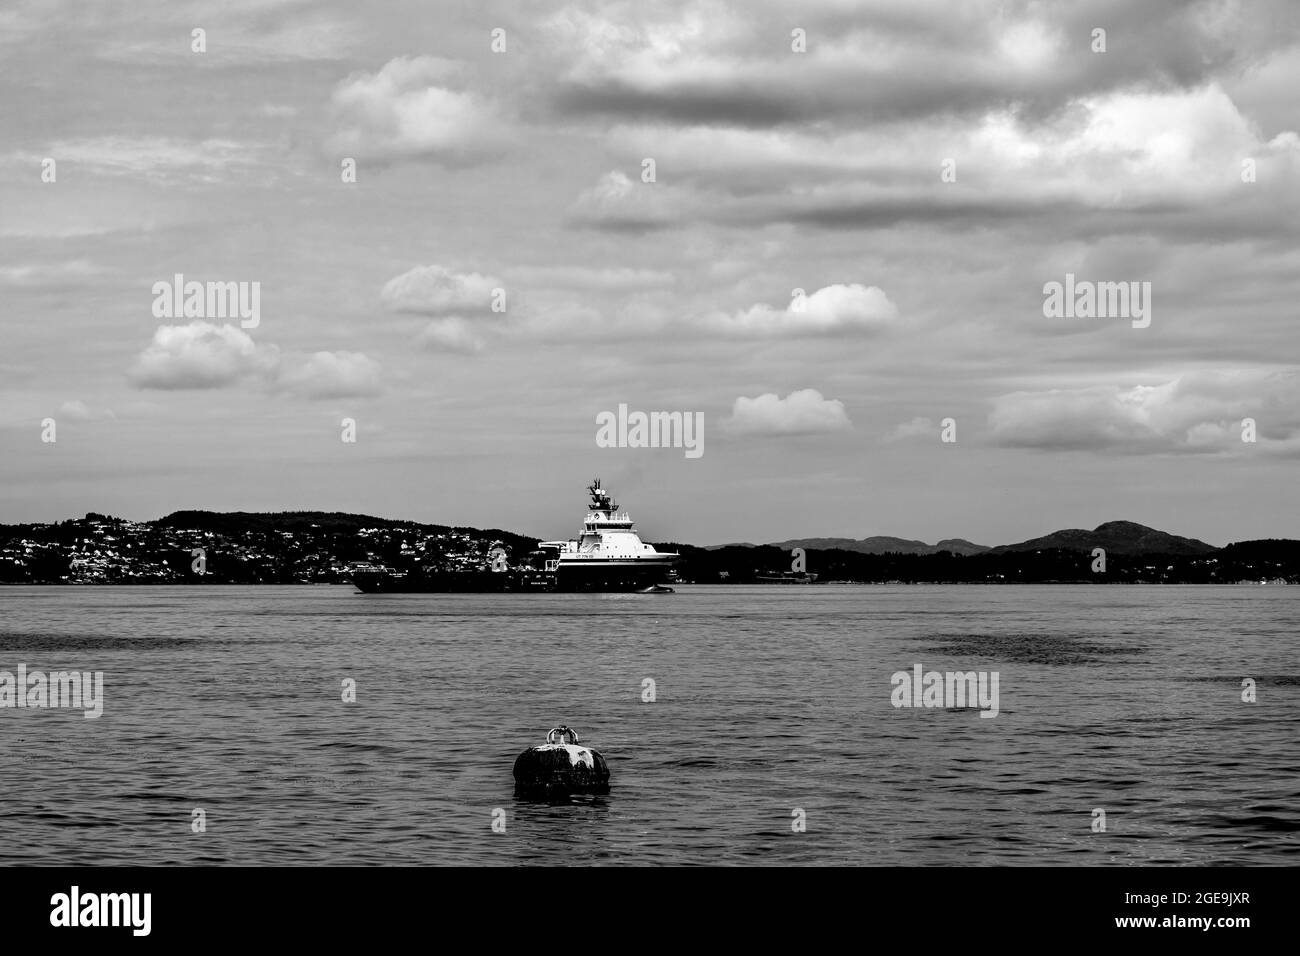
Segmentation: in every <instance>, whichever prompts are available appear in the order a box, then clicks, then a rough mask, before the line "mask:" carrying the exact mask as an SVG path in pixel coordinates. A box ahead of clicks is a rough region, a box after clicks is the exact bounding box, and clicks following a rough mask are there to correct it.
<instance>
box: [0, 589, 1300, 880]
mask: <svg viewBox="0 0 1300 956" xmlns="http://www.w3.org/2000/svg"><path fill="white" fill-rule="evenodd" d="M1298 624H1300V588H1297V587H1290V588H1288V587H1219V588H1212V587H1123V586H1109V587H1089V586H1075V587H1052V586H1036V587H835V586H817V587H681V588H679V589H678V593H676V594H674V595H542V594H525V595H387V596H384V595H371V596H364V595H359V594H356V593H354V592H353V591H352V589H351V588H348V587H283V588H278V587H256V588H241V587H209V588H184V587H160V588H137V587H131V588H126V587H123V588H114V587H64V588H21V587H18V588H16V587H6V588H0V670H9V671H15V670H16V669H17V666H18V664H20V663H25V664H27V666H28V668H29V670H35V669H40V670H45V671H51V670H63V669H77V670H91V671H93V670H102V671H103V672H104V675H105V676H104V682H105V697H106V703H105V707H104V714H103V716H102V717H100V718H99V719H97V720H87V719H85V718H84V717H83V716H82V713H81V711H79V710H57V709H49V710H30V709H23V710H18V709H2V710H0V745H2V746H0V788H2V790H0V792H3V794H4V799H3V801H0V863H14V862H19V863H40V864H56V863H69V864H72V863H78V864H79V863H94V864H109V863H150V864H166V863H182V864H218V863H239V864H269V863H285V864H296V863H301V864H426V865H427V864H447V863H471V864H477V863H484V864H511V863H545V864H562V863H586V864H590V863H640V864H647V863H672V864H684V863H725V864H742V863H748V864H754V863H762V864H787V863H793V864H809V863H861V864H923V865H932V864H1029V863H1036V864H1065V863H1084V864H1117V865H1140V864H1151V863H1187V864H1192V863H1196V864H1224V863H1258V864H1273V865H1277V864H1292V865H1293V864H1295V863H1296V862H1297V861H1298V860H1300V857H1298V855H1297V854H1298V853H1300V754H1298V753H1297V751H1298V749H1300V651H1298V650H1297V645H1296V632H1297V625H1298ZM916 663H921V664H923V665H924V666H925V668H926V669H927V670H929V669H935V670H939V671H946V670H986V671H997V672H998V673H999V676H1000V681H999V691H1000V701H999V703H1000V710H1001V712H1000V714H999V715H998V716H997V717H996V718H993V719H987V718H981V717H980V716H979V714H978V711H976V710H965V711H961V710H946V709H895V708H894V707H892V706H891V704H890V692H891V684H890V675H891V674H892V673H893V672H895V671H898V670H908V671H910V670H911V668H912V666H913V665H914V664H916ZM1244 677H1250V678H1253V679H1254V680H1255V681H1256V682H1257V686H1258V690H1257V693H1258V702H1257V703H1255V704H1246V703H1243V702H1242V701H1241V680H1242V678H1244ZM345 678H352V679H354V680H355V681H356V686H357V702H356V703H355V704H345V703H343V702H342V700H341V695H342V682H343V680H344V679H345ZM645 678H652V679H653V680H654V681H655V691H656V700H655V701H654V702H652V703H646V702H643V701H642V682H643V680H644V679H645ZM558 723H567V724H569V725H571V726H573V727H574V728H576V729H577V730H578V732H579V734H580V735H581V737H582V742H583V743H584V744H587V745H590V746H592V747H594V748H595V749H597V750H599V751H601V752H602V753H603V754H605V756H606V758H607V759H608V761H609V766H610V770H611V773H612V778H611V784H612V788H613V789H612V792H611V793H610V794H609V795H608V796H604V797H587V798H574V799H573V800H571V801H569V802H564V803H558V804H546V803H529V802H525V801H522V800H516V799H515V798H514V796H513V785H512V778H511V772H510V771H511V765H512V763H513V761H514V758H515V756H516V755H517V754H518V753H519V752H520V751H521V750H523V749H524V748H525V747H527V746H530V745H532V744H536V743H540V742H541V740H542V737H543V735H544V734H545V733H546V731H547V730H548V729H549V728H550V727H551V726H553V725H555V724H558ZM195 808H202V809H203V811H204V812H205V814H206V824H207V830H206V832H204V833H200V834H196V833H193V832H191V820H192V816H191V814H192V811H193V810H194V809H195ZM497 808H500V809H503V810H504V811H505V815H506V816H505V820H506V832H505V833H494V832H493V830H492V819H493V811H494V810H495V809H497ZM794 808H802V809H803V810H804V811H805V814H806V821H807V823H806V825H807V830H806V832H803V833H795V832H793V831H792V828H791V822H792V819H793V818H792V811H793V809H794ZM1094 808H1101V809H1103V810H1105V812H1106V832H1105V833H1093V832H1092V829H1091V826H1092V819H1093V818H1092V811H1093V809H1094Z"/></svg>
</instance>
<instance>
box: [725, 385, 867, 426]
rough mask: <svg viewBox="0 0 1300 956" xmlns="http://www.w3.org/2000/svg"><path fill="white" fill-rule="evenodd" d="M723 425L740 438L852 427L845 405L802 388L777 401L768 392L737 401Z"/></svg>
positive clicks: (778, 398) (775, 396) (776, 397)
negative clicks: (743, 436) (740, 435)
mask: <svg viewBox="0 0 1300 956" xmlns="http://www.w3.org/2000/svg"><path fill="white" fill-rule="evenodd" d="M723 426H724V428H726V429H727V430H728V431H730V432H732V433H733V434H742V435H812V434H822V433H827V432H840V431H846V430H848V429H850V428H852V427H853V423H852V422H850V421H849V416H848V414H847V413H846V412H845V410H844V403H843V402H841V401H838V400H836V399H827V398H823V397H822V393H821V392H819V391H817V390H816V389H813V388H804V389H799V390H797V391H794V392H791V393H790V394H789V395H787V396H786V397H785V398H780V397H778V396H777V394H776V393H775V392H767V393H766V394H763V395H760V396H758V397H757V398H745V397H744V396H741V397H740V398H737V399H736V402H735V404H734V405H733V406H732V409H731V417H730V418H727V419H725V420H724V421H723Z"/></svg>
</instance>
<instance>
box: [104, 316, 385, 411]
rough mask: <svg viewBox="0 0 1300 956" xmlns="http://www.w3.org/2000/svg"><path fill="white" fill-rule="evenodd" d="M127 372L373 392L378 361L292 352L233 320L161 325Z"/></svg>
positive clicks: (150, 380) (196, 381)
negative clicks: (259, 337)
mask: <svg viewBox="0 0 1300 956" xmlns="http://www.w3.org/2000/svg"><path fill="white" fill-rule="evenodd" d="M128 377H129V378H130V380H131V382H132V383H133V384H134V385H136V386H137V387H138V388H149V389H165V390H182V389H212V388H226V387H229V386H232V385H239V384H248V385H254V386H257V387H259V388H266V389H269V390H273V391H286V392H291V393H294V394H297V395H302V396H304V397H307V398H341V397H347V396H359V395H374V394H377V393H378V392H379V391H380V390H381V382H380V374H379V365H378V363H376V362H375V361H374V360H372V359H370V358H368V357H367V356H365V355H364V354H362V353H360V352H314V353H311V354H307V355H302V354H297V353H290V354H287V355H284V356H282V355H281V352H280V349H279V348H278V347H277V346H275V345H271V344H266V343H261V342H258V341H256V340H255V339H254V338H253V337H252V336H250V335H249V334H248V333H247V332H245V331H244V330H243V329H241V328H239V327H237V326H234V325H214V324H212V323H211V322H204V321H201V320H196V321H193V322H190V323H189V324H188V325H161V326H159V327H158V329H157V330H156V331H155V332H154V336H153V341H152V342H150V343H149V345H148V347H147V348H145V350H144V351H143V352H141V353H140V355H139V356H138V357H137V358H136V361H135V364H134V366H132V368H131V370H130V372H129V373H128Z"/></svg>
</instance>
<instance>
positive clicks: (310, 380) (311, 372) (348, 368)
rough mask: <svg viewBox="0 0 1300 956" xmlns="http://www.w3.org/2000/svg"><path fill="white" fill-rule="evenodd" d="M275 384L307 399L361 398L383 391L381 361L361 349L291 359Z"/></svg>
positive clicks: (288, 359)
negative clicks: (360, 350) (365, 353)
mask: <svg viewBox="0 0 1300 956" xmlns="http://www.w3.org/2000/svg"><path fill="white" fill-rule="evenodd" d="M275 386H276V387H277V388H282V389H285V390H286V391H290V392H295V393H297V394H300V395H303V396H305V397H307V398H357V397H362V396H367V395H377V394H379V393H380V392H381V391H382V390H383V385H382V381H381V378H380V370H379V363H378V362H376V361H375V360H374V359H371V358H368V357H367V356H366V355H364V354H362V353H361V352H313V353H312V354H311V355H309V356H305V357H296V358H287V359H286V360H285V362H284V364H283V366H282V367H281V369H280V371H279V374H278V376H277V377H276V380H275Z"/></svg>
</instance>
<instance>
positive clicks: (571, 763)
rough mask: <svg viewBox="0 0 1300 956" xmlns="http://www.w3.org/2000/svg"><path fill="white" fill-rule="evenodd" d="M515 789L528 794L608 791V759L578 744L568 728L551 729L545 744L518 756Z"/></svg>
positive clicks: (576, 736)
mask: <svg viewBox="0 0 1300 956" xmlns="http://www.w3.org/2000/svg"><path fill="white" fill-rule="evenodd" d="M514 774H515V789H516V790H518V791H519V792H521V793H525V794H541V795H551V794H564V793H608V792H609V767H608V766H607V765H606V763H605V758H604V757H602V756H601V755H600V754H599V753H597V752H596V751H594V750H591V749H590V748H588V747H579V746H578V735H577V734H576V733H574V732H573V731H572V730H570V729H569V728H568V727H565V726H560V727H554V728H552V729H551V732H550V733H548V734H547V735H546V743H544V744H542V745H541V746H540V747H529V748H528V749H527V750H525V751H524V752H523V753H521V754H520V755H519V756H518V757H516V758H515V770H514Z"/></svg>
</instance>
